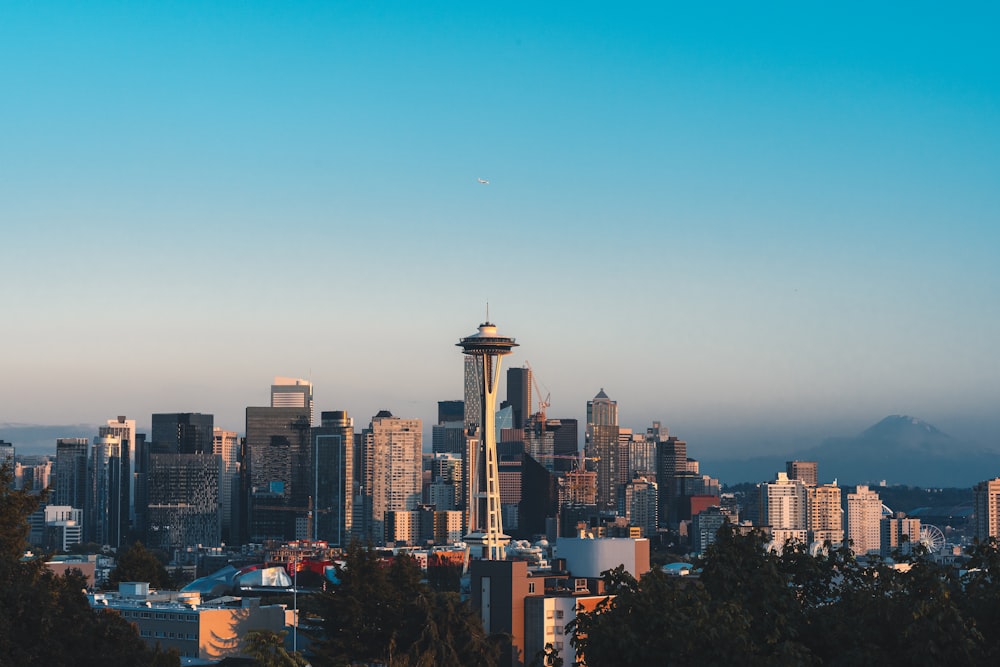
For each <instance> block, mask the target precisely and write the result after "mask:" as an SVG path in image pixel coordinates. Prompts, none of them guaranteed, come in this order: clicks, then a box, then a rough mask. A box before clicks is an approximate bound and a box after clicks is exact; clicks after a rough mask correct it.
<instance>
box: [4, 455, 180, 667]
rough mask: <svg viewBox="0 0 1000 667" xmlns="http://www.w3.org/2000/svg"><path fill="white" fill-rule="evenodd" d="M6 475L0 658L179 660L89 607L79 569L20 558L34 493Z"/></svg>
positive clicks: (85, 665) (82, 662)
mask: <svg viewBox="0 0 1000 667" xmlns="http://www.w3.org/2000/svg"><path fill="white" fill-rule="evenodd" d="M11 477H12V475H11V471H10V468H9V467H7V466H3V467H0V665H19V666H21V665H23V666H32V665H78V666H81V667H89V666H90V665H94V666H95V667H96V666H97V665H102V666H103V665H153V666H155V667H168V666H169V667H173V666H176V665H179V664H180V658H179V656H178V655H177V654H176V652H171V653H163V652H160V651H154V650H151V649H150V648H149V647H147V646H146V644H145V642H144V641H142V639H140V638H139V635H138V633H137V632H136V631H135V628H134V627H133V626H132V625H130V624H128V623H126V622H125V621H124V620H122V618H121V617H120V616H118V614H115V613H113V612H108V611H100V612H95V611H93V610H92V609H91V608H90V604H89V602H88V601H87V598H86V596H85V595H84V594H83V590H84V588H85V587H86V579H85V578H84V577H83V575H82V574H81V573H80V572H79V571H78V570H70V571H69V572H68V573H66V574H65V575H63V576H57V575H55V574H53V573H52V571H51V570H49V569H48V568H47V567H45V564H44V563H43V562H41V561H40V560H33V561H25V562H22V561H21V556H22V554H23V553H24V550H25V548H26V546H27V543H26V537H27V534H28V516H29V515H30V514H31V512H32V511H34V509H35V507H37V504H38V503H39V502H40V498H39V497H38V496H32V495H30V494H28V493H26V492H24V491H14V490H12V489H11V488H10V480H11Z"/></svg>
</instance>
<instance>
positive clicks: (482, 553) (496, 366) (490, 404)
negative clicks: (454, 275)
mask: <svg viewBox="0 0 1000 667" xmlns="http://www.w3.org/2000/svg"><path fill="white" fill-rule="evenodd" d="M458 346H459V347H461V348H462V353H463V354H465V355H467V356H468V357H469V359H467V360H466V364H467V367H468V362H469V361H470V360H472V361H474V362H475V364H476V369H477V373H476V374H477V375H478V376H479V387H478V389H479V391H478V396H479V398H480V399H481V400H480V406H481V414H480V416H479V420H478V421H479V430H478V439H477V441H476V442H475V444H474V446H472V447H470V448H469V457H470V461H469V465H468V466H467V469H468V470H469V471H470V474H469V478H470V483H471V488H470V493H469V500H470V507H469V508H468V510H469V533H468V535H466V537H465V542H466V544H468V545H469V549H470V552H471V553H472V554H473V555H474V556H475V557H477V558H480V559H482V560H504V555H505V554H504V551H505V548H506V546H507V543H508V542H510V537H508V536H507V535H504V532H503V520H502V518H501V516H500V472H499V469H498V466H497V440H496V438H497V434H496V424H495V419H496V406H497V389H498V387H499V382H500V362H501V359H500V357H502V356H504V355H507V354H510V353H511V352H512V351H513V348H515V347H517V343H515V342H514V339H513V338H508V337H506V336H499V335H497V327H496V325H495V324H492V323H490V322H488V321H487V322H484V323H483V324H480V325H479V331H477V332H476V333H474V334H472V335H471V336H467V337H465V338H462V339H461V340H460V341H459V342H458ZM468 377H469V374H468V372H467V373H466V378H468ZM468 405H469V401H468V400H466V406H468Z"/></svg>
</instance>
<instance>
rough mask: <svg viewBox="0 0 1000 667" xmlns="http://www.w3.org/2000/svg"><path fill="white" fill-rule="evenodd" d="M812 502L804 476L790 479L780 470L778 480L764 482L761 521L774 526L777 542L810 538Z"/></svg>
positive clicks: (772, 531)
mask: <svg viewBox="0 0 1000 667" xmlns="http://www.w3.org/2000/svg"><path fill="white" fill-rule="evenodd" d="M808 502H809V501H808V496H807V494H806V485H805V484H804V483H803V482H802V481H801V480H798V479H789V478H788V475H787V474H786V473H784V472H779V473H778V475H777V479H776V480H775V481H773V482H767V483H766V484H762V485H761V488H760V521H761V523H762V524H763V525H765V526H768V527H770V529H771V535H772V538H774V540H775V542H777V543H778V544H783V543H784V542H785V540H786V539H788V538H792V539H796V540H800V541H802V542H806V541H807V540H808V539H809V538H808V532H807V531H808V527H809V512H808Z"/></svg>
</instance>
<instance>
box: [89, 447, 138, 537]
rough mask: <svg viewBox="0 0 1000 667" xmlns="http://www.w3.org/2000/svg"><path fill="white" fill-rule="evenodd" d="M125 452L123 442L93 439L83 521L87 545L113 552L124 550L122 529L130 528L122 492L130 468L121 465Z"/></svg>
mask: <svg viewBox="0 0 1000 667" xmlns="http://www.w3.org/2000/svg"><path fill="white" fill-rule="evenodd" d="M122 449H123V447H122V441H121V440H120V439H119V438H117V437H115V436H113V435H103V436H98V437H96V438H94V446H93V450H92V454H91V458H90V484H89V489H88V494H87V495H88V497H87V507H86V509H87V518H86V519H85V521H84V528H85V530H86V533H85V534H86V536H87V541H88V542H96V543H97V544H103V545H108V546H110V547H111V548H113V549H117V548H118V547H120V546H122V543H123V537H124V536H123V535H122V529H123V527H124V526H126V525H127V516H128V504H127V503H126V502H125V497H126V495H125V493H124V491H123V487H127V482H126V481H125V480H124V479H123V474H124V471H125V470H127V469H128V468H127V467H125V465H124V464H123V462H122Z"/></svg>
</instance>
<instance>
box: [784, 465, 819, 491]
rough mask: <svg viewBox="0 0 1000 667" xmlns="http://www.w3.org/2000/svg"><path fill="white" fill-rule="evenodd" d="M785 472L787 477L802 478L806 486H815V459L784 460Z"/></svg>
mask: <svg viewBox="0 0 1000 667" xmlns="http://www.w3.org/2000/svg"><path fill="white" fill-rule="evenodd" d="M785 473H786V474H787V475H788V479H799V480H802V481H803V482H804V483H805V485H806V486H816V485H817V484H818V483H819V482H817V479H818V478H817V475H816V462H815V461H786V462H785Z"/></svg>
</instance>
